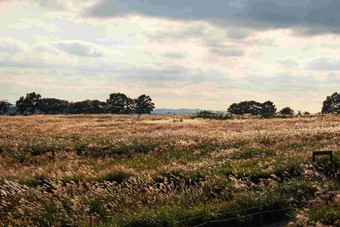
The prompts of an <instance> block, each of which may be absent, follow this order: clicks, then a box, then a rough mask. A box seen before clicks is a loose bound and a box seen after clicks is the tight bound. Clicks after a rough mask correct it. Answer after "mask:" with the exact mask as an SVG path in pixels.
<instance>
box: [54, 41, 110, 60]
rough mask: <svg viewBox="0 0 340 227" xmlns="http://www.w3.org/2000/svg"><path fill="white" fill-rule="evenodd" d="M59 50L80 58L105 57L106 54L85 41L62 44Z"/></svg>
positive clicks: (59, 45)
mask: <svg viewBox="0 0 340 227" xmlns="http://www.w3.org/2000/svg"><path fill="white" fill-rule="evenodd" d="M57 46H58V48H59V49H61V50H62V51H65V52H66V53H68V54H71V55H76V56H80V57H103V56H104V53H103V52H102V51H101V50H99V48H98V47H97V46H96V45H94V44H91V43H87V42H83V41H67V42H60V43H59V44H58V45H57Z"/></svg>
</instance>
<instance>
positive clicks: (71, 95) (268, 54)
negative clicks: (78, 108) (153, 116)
mask: <svg viewBox="0 0 340 227" xmlns="http://www.w3.org/2000/svg"><path fill="white" fill-rule="evenodd" d="M339 91H340V1H338V0H323V1H320V0H285V1H282V0H209V1H207V0H171V1H170V0H68V1H64V0H26V1H25V0H21V1H19V0H0V100H4V99H6V100H8V101H9V102H11V103H15V101H16V100H18V99H19V97H21V96H25V95H26V93H29V92H36V93H39V94H41V95H42V97H46V98H59V99H65V100H68V101H81V100H85V99H99V100H102V101H105V100H106V99H108V97H109V94H111V93H116V92H121V93H124V94H126V95H127V96H129V97H131V98H136V97H138V96H139V95H141V94H147V95H150V97H151V98H152V99H153V101H154V103H155V106H156V108H176V109H177V108H200V109H209V110H226V109H228V107H229V106H230V105H231V104H232V103H237V102H240V101H245V100H256V101H259V102H264V101H267V100H271V101H273V102H274V104H275V105H276V107H277V108H278V110H280V109H282V108H283V107H286V106H290V107H291V108H293V109H294V110H295V111H298V110H301V111H309V112H311V113H316V112H320V111H321V107H322V102H323V101H324V100H325V99H326V97H327V96H329V95H331V94H332V93H334V92H339Z"/></svg>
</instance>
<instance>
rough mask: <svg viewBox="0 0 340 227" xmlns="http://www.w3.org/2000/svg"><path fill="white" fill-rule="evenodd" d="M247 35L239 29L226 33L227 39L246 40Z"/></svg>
mask: <svg viewBox="0 0 340 227" xmlns="http://www.w3.org/2000/svg"><path fill="white" fill-rule="evenodd" d="M247 36H248V35H247V33H246V32H244V31H242V30H240V29H231V30H229V31H228V32H227V37H228V38H231V39H239V40H241V39H245V38H247Z"/></svg>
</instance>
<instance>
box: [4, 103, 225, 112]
mask: <svg viewBox="0 0 340 227" xmlns="http://www.w3.org/2000/svg"><path fill="white" fill-rule="evenodd" d="M16 111H17V107H16V106H15V105H12V106H10V107H9V110H8V113H9V114H14V113H16ZM200 111H202V110H201V109H155V110H154V111H152V112H151V114H196V113H198V112H200ZM208 111H210V112H213V113H217V112H218V113H224V114H226V113H228V111H226V110H221V111H216V110H208ZM37 112H39V111H37Z"/></svg>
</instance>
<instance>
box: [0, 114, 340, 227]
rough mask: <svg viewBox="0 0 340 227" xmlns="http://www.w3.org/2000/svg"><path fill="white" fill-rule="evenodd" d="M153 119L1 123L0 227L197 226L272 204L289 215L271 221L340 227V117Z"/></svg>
mask: <svg viewBox="0 0 340 227" xmlns="http://www.w3.org/2000/svg"><path fill="white" fill-rule="evenodd" d="M243 118H244V117H243ZM142 119H143V120H142V121H138V120H137V116H127V115H126V116H124V115H120V116H113V115H55V116H43V115H34V116H27V117H23V116H15V117H9V116H1V117H0V225H1V226H2V225H4V226H7V225H19V226H21V225H25V226H27V225H53V226H97V225H112V226H193V225H196V224H199V223H202V222H204V221H207V220H217V219H226V218H233V217H238V216H240V215H246V214H247V213H246V212H244V213H242V214H239V213H236V212H235V211H237V210H242V209H246V208H251V207H256V206H259V205H265V204H269V205H268V206H269V207H268V209H272V210H274V209H281V208H289V209H287V210H286V211H282V212H281V213H278V214H273V215H271V216H270V217H268V216H267V217H266V216H265V217H264V219H271V218H276V217H278V216H280V217H282V214H286V215H288V216H289V217H290V219H291V223H290V224H289V225H291V226H304V225H320V226H322V225H333V226H336V225H339V224H340V223H339V222H340V221H339V220H340V206H339V204H340V193H339V192H340V173H339V166H340V155H339V148H340V144H339V141H340V116H339V115H338V116H336V115H329V116H327V115H325V116H316V115H315V116H312V115H309V116H305V117H293V118H287V119H263V118H260V117H258V118H248V119H247V118H245V119H236V118H235V119H227V120H211V119H192V118H191V117H190V116H189V115H164V116H153V115H151V116H142ZM315 150H333V151H334V152H335V153H334V155H333V159H334V162H333V163H329V162H328V159H329V158H328V157H323V158H318V160H317V163H312V161H311V153H312V151H315ZM226 212H229V213H226ZM202 214H206V216H200V215H202ZM257 218H258V217H255V216H254V217H249V218H246V219H236V220H234V222H233V225H234V226H237V225H242V224H243V222H245V223H246V224H247V223H254V222H256V221H257Z"/></svg>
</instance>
